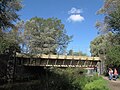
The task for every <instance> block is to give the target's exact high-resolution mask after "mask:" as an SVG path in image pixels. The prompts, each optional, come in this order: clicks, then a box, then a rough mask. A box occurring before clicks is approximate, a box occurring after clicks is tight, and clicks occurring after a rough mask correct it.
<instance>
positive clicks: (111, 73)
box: [108, 68, 113, 80]
mask: <svg viewBox="0 0 120 90" xmlns="http://www.w3.org/2000/svg"><path fill="white" fill-rule="evenodd" d="M108 74H109V80H111V79H112V78H113V70H112V69H111V68H109V72H108Z"/></svg>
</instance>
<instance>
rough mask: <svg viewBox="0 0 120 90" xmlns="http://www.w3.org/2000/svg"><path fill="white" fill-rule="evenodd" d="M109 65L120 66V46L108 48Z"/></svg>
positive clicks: (107, 62)
mask: <svg viewBox="0 0 120 90" xmlns="http://www.w3.org/2000/svg"><path fill="white" fill-rule="evenodd" d="M107 59H108V60H107V61H106V64H107V65H108V66H111V65H112V66H120V46H112V47H110V48H109V49H108V50H107Z"/></svg>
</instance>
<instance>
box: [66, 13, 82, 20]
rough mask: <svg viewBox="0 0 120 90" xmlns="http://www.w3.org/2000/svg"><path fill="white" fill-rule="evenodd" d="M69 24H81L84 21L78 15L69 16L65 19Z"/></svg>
mask: <svg viewBox="0 0 120 90" xmlns="http://www.w3.org/2000/svg"><path fill="white" fill-rule="evenodd" d="M67 20H68V21H69V22H82V21H83V20H84V17H82V16H81V15H80V14H79V15H70V16H69V18H68V19H67Z"/></svg>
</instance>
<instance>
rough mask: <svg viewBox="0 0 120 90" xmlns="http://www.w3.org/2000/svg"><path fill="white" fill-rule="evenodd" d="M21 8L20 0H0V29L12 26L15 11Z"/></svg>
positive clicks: (15, 16) (15, 17)
mask: <svg viewBox="0 0 120 90" xmlns="http://www.w3.org/2000/svg"><path fill="white" fill-rule="evenodd" d="M21 8H22V5H21V1H20V0H0V31H1V30H6V29H7V28H11V27H12V28H13V27H14V24H13V22H15V21H16V20H17V19H19V18H18V14H17V13H16V12H17V11H19V10H20V9H21Z"/></svg>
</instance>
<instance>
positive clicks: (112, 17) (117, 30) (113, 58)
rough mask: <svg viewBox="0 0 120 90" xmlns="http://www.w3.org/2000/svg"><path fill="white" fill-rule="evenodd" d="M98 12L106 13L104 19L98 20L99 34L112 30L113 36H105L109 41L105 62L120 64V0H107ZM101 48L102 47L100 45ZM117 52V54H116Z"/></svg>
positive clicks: (105, 33)
mask: <svg viewBox="0 0 120 90" xmlns="http://www.w3.org/2000/svg"><path fill="white" fill-rule="evenodd" d="M98 14H104V15H105V17H104V21H103V22H100V21H99V22H97V23H96V27H97V28H98V30H99V31H98V32H99V34H102V35H105V37H106V35H108V34H107V33H109V32H112V36H111V37H107V38H105V40H106V41H107V43H106V47H105V50H106V51H105V58H106V60H105V62H106V64H107V65H110V64H113V65H117V66H118V65H119V64H120V62H119V59H118V58H119V52H118V51H117V50H115V49H118V50H119V48H118V46H120V0H105V2H104V5H103V7H102V8H100V10H99V11H98ZM99 48H101V47H99ZM115 54H116V55H115Z"/></svg>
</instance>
